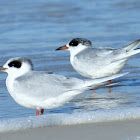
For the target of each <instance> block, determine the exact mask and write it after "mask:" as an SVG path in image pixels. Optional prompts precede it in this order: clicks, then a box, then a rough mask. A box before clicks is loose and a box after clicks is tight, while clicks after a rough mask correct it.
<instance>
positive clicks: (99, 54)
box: [75, 47, 114, 68]
mask: <svg viewBox="0 0 140 140" xmlns="http://www.w3.org/2000/svg"><path fill="white" fill-rule="evenodd" d="M113 51H114V49H111V48H101V47H100V48H87V49H85V50H84V51H81V52H80V53H79V54H77V55H76V56H75V59H76V61H78V62H80V63H81V64H79V66H82V65H83V64H84V66H86V67H90V66H91V67H92V68H93V66H95V67H102V66H103V65H109V64H110V63H111V58H112V59H113V56H112V55H113Z"/></svg>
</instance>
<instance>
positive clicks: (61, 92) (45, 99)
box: [0, 57, 127, 115]
mask: <svg viewBox="0 0 140 140" xmlns="http://www.w3.org/2000/svg"><path fill="white" fill-rule="evenodd" d="M0 70H1V71H3V72H6V73H8V76H7V78H6V86H7V89H8V91H9V93H10V95H11V96H12V98H13V99H14V100H15V101H16V102H17V103H18V104H20V105H21V106H24V107H27V108H32V109H36V110H37V111H36V115H39V112H40V111H41V115H43V113H44V109H52V108H57V107H59V106H62V105H63V104H65V103H67V102H68V101H70V100H71V99H72V98H73V97H75V96H76V95H78V94H80V93H82V92H85V91H87V90H90V89H95V88H98V87H99V86H101V85H103V83H104V82H106V81H108V80H109V79H115V78H118V77H121V76H123V75H125V74H127V73H122V74H117V75H113V76H109V77H105V78H99V79H94V80H93V79H85V80H82V79H77V78H74V77H65V76H61V75H56V74H50V73H47V72H46V71H34V70H33V63H32V61H31V60H30V59H28V58H24V57H15V58H11V59H9V60H8V61H7V62H6V63H5V64H4V65H3V66H1V67H0ZM107 83H108V82H107Z"/></svg>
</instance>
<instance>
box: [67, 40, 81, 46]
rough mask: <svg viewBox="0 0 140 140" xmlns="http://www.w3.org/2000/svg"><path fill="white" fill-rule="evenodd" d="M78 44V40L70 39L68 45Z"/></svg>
mask: <svg viewBox="0 0 140 140" xmlns="http://www.w3.org/2000/svg"><path fill="white" fill-rule="evenodd" d="M78 44H79V42H78V41H76V40H72V41H71V42H70V43H69V46H77V45H78Z"/></svg>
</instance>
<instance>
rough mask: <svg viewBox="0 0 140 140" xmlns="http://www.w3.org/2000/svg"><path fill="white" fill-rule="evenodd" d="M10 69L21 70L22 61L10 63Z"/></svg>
mask: <svg viewBox="0 0 140 140" xmlns="http://www.w3.org/2000/svg"><path fill="white" fill-rule="evenodd" d="M8 66H9V67H16V68H20V67H21V62H20V61H17V60H14V61H12V62H10V63H9V64H8Z"/></svg>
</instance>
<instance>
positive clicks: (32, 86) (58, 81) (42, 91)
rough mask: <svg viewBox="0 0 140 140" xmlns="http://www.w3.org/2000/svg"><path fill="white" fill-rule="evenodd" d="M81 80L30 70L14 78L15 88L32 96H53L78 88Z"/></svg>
mask: <svg viewBox="0 0 140 140" xmlns="http://www.w3.org/2000/svg"><path fill="white" fill-rule="evenodd" d="M80 84H83V81H82V80H80V79H77V78H67V77H64V76H59V75H54V74H47V73H45V72H35V71H32V72H30V73H28V74H25V75H24V76H21V77H19V78H17V79H16V80H15V84H14V86H15V90H17V92H21V91H22V93H23V94H28V96H30V97H32V98H34V97H35V98H42V99H44V98H53V97H56V96H59V95H61V94H63V93H65V92H68V91H70V90H75V89H77V88H79V85H80Z"/></svg>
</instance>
